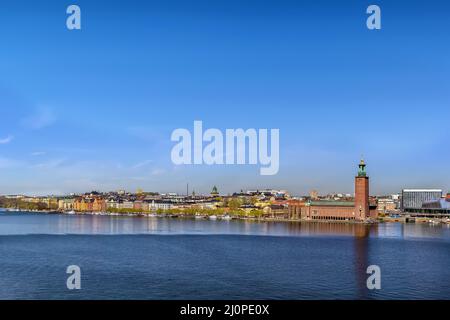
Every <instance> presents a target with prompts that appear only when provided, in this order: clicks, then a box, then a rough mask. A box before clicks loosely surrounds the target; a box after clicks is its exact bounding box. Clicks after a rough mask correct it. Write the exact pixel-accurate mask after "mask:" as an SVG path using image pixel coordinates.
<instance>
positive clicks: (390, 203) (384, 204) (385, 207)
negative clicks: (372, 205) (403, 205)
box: [378, 198, 398, 213]
mask: <svg viewBox="0 0 450 320" xmlns="http://www.w3.org/2000/svg"><path fill="white" fill-rule="evenodd" d="M397 209H398V208H397V202H396V200H394V199H392V198H381V199H378V212H380V213H388V212H393V211H396V210H397Z"/></svg>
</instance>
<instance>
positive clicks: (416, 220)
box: [1, 208, 450, 225]
mask: <svg viewBox="0 0 450 320" xmlns="http://www.w3.org/2000/svg"><path fill="white" fill-rule="evenodd" d="M1 211H3V212H22V213H40V214H61V215H77V216H82V215H89V216H109V217H135V218H136V217H141V218H142V217H148V218H172V219H196V220H210V221H218V220H220V221H230V220H242V221H253V222H298V223H326V224H358V225H373V224H378V223H386V222H391V223H420V224H422V223H428V224H436V225H450V219H448V218H447V219H446V218H425V217H417V218H414V219H413V221H409V220H408V219H410V220H411V218H408V217H397V218H391V217H380V218H378V219H377V220H369V221H353V220H347V221H345V220H312V219H289V218H275V217H260V218H258V217H249V216H237V215H206V214H203V215H193V214H183V213H176V214H170V213H157V212H156V211H155V212H150V213H148V212H128V213H126V212H124V213H115V212H81V211H60V210H22V209H8V208H2V210H1Z"/></svg>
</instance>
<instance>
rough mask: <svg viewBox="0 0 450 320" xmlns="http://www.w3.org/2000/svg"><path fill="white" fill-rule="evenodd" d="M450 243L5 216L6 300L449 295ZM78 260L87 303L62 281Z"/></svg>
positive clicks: (168, 222)
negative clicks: (371, 270)
mask: <svg viewBox="0 0 450 320" xmlns="http://www.w3.org/2000/svg"><path fill="white" fill-rule="evenodd" d="M41 234H45V235H41ZM57 234H74V235H66V236H55V235H57ZM101 234H105V235H108V236H100V235H101ZM5 235H6V236H5ZM8 235H10V236H8ZM78 235H82V236H78ZM92 235H95V236H92ZM97 235H99V236H97ZM109 235H115V236H109ZM149 235H151V236H149ZM168 235H171V236H168ZM172 235H173V236H172ZM186 235H189V236H186ZM192 235H194V236H192ZM196 235H198V236H196ZM203 235H208V236H203ZM223 235H226V236H223ZM229 235H230V236H229ZM242 235H244V236H242ZM261 236H264V237H261ZM268 236H274V237H268ZM137 243H138V244H139V249H138V250H136V244H137ZM449 244H450V230H449V228H448V227H447V226H431V225H427V224H400V223H383V224H374V225H363V224H344V223H320V222H308V223H299V222H297V223H286V222H251V221H237V220H236V221H208V220H195V219H170V218H149V217H140V218H138V217H128V216H125V217H110V216H87V215H86V216H81V215H48V214H47V215H46V214H35V213H0V269H1V270H2V274H1V276H0V278H1V279H0V280H1V282H2V286H0V299H1V298H8V299H9V298H17V297H22V298H43V299H47V298H58V299H59V298H69V299H70V298H81V299H93V298H94V299H99V298H105V299H111V298H112V299H115V298H125V299H128V298H129V299H133V298H134V299H141V298H142V299H157V298H159V299H175V298H178V299H188V298H189V299H192V298H198V299H213V298H215V299H225V298H230V299H264V298H265V299H267V298H270V299H320V298H324V299H345V298H347V299H349V298H350V299H383V298H388V299H423V298H438V299H448V298H449V287H448V278H449V275H450V271H449V269H448V265H449V262H450V261H449V259H450V257H449V255H448V248H449ZM199 261H201V263H199ZM74 263H75V264H79V265H80V266H81V267H82V268H83V272H84V274H85V275H86V279H85V280H84V281H85V282H83V285H84V288H83V290H82V292H80V293H79V295H77V296H74V295H73V294H72V293H70V292H68V291H67V290H64V288H65V287H64V286H61V285H60V284H61V283H63V284H64V283H65V281H66V279H65V278H64V277H65V275H66V274H65V272H64V270H65V269H64V268H63V267H62V266H67V265H69V264H74ZM370 265H378V266H380V268H381V270H382V290H379V291H378V290H377V291H374V290H371V291H370V290H368V289H367V286H366V281H367V277H368V274H367V273H366V270H367V267H368V266H370ZM42 266H45V268H43V267H42ZM43 269H45V271H42V270H43ZM61 270H62V271H61ZM23 274H27V275H29V277H26V278H24V277H23ZM30 279H31V280H30ZM30 281H31V284H30Z"/></svg>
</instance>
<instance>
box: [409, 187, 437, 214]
mask: <svg viewBox="0 0 450 320" xmlns="http://www.w3.org/2000/svg"><path fill="white" fill-rule="evenodd" d="M440 198H442V190H441V189H403V190H402V202H401V209H402V210H403V211H405V212H413V211H415V210H417V209H421V208H422V205H423V204H424V203H425V202H429V201H435V200H438V199H440Z"/></svg>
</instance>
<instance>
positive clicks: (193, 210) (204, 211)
mask: <svg viewBox="0 0 450 320" xmlns="http://www.w3.org/2000/svg"><path fill="white" fill-rule="evenodd" d="M106 211H107V212H109V213H121V214H128V213H157V214H169V215H174V214H176V215H186V216H194V215H196V214H199V215H205V216H212V215H225V214H229V215H230V216H253V217H259V216H261V215H262V214H263V211H262V210H259V209H254V210H251V211H250V212H249V213H246V211H244V210H242V209H238V208H234V209H232V210H225V209H224V208H217V209H197V208H184V209H178V208H177V209H166V210H164V209H157V210H156V211H155V210H142V209H117V208H108V209H107V210H106Z"/></svg>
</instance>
